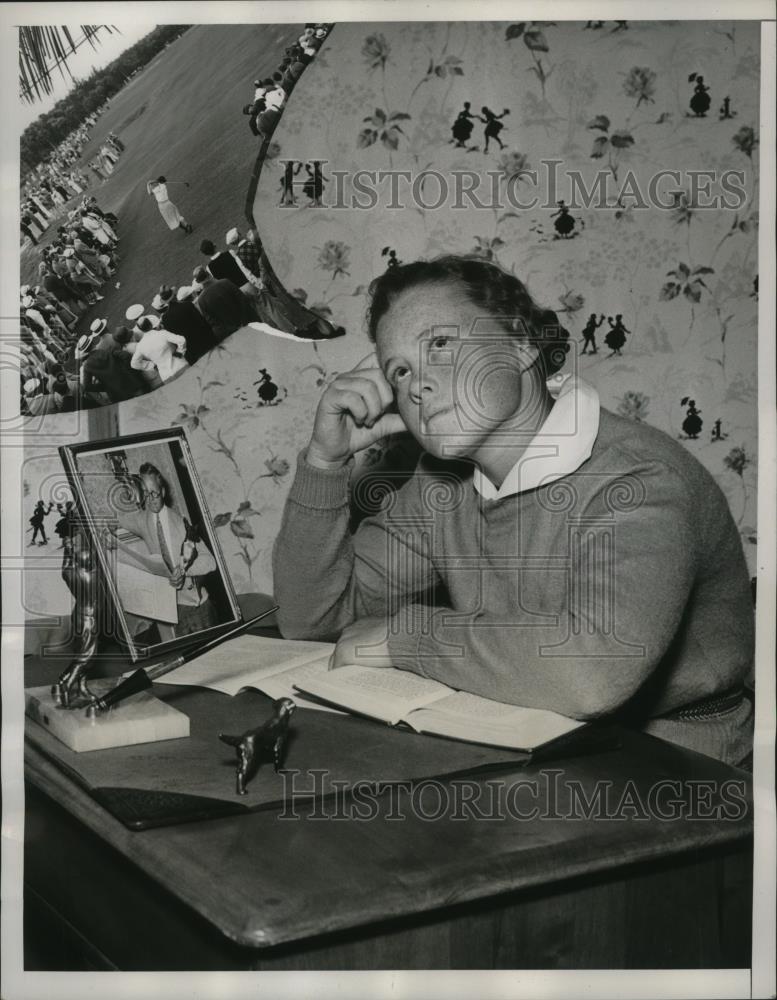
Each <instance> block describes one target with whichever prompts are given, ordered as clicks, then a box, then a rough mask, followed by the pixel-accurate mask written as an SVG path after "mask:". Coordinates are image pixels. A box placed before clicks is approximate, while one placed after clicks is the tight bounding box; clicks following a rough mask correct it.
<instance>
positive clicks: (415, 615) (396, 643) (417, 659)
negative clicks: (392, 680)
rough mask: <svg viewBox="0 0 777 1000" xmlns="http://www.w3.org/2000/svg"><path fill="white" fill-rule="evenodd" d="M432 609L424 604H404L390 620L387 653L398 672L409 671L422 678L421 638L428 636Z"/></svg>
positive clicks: (424, 673) (424, 674)
mask: <svg viewBox="0 0 777 1000" xmlns="http://www.w3.org/2000/svg"><path fill="white" fill-rule="evenodd" d="M433 612H434V608H432V607H428V606H427V605H425V604H406V605H404V607H402V608H400V609H399V611H398V612H397V613H396V614H395V615H394V617H393V619H392V626H393V627H392V628H391V629H390V630H389V638H388V651H389V656H390V657H391V662H392V664H393V665H394V666H395V667H396V668H397V669H398V670H411V671H412V672H413V673H414V674H420V675H421V676H422V677H427V676H429V675H428V674H427V673H426V672H425V671H424V664H423V659H424V658H423V654H422V645H423V642H422V640H423V637H424V636H427V637H428V634H429V629H430V626H431V619H432V614H433Z"/></svg>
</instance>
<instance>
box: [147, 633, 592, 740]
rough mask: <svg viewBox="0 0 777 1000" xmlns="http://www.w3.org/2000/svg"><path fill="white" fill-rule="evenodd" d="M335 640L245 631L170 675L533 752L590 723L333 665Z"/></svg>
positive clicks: (409, 677)
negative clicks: (284, 637)
mask: <svg viewBox="0 0 777 1000" xmlns="http://www.w3.org/2000/svg"><path fill="white" fill-rule="evenodd" d="M334 648H335V647H334V644H333V643H330V642H300V641H297V640H289V639H270V638H266V637H264V636H256V635H241V636H238V637H237V638H236V639H231V640H230V641H229V642H225V643H223V644H222V645H221V646H217V647H216V648H215V649H212V650H210V651H209V652H207V653H204V654H203V655H202V656H199V657H197V658H196V659H194V660H191V661H190V662H189V663H185V664H184V665H183V666H182V667H178V669H177V670H173V671H172V672H171V673H169V674H167V675H165V678H164V681H163V683H165V684H181V685H195V686H198V687H206V688H211V689H212V690H214V691H222V692H223V693H224V694H229V695H235V694H237V693H238V692H239V691H242V690H244V689H247V688H255V689H256V690H257V691H261V692H262V693H263V694H266V695H268V696H269V697H270V698H291V699H292V700H293V701H294V703H295V704H296V705H298V706H300V707H302V708H317V709H320V710H323V711H330V712H331V711H339V710H341V709H347V710H348V711H350V712H354V713H357V714H359V715H366V716H369V717H370V718H373V719H379V720H380V721H382V722H387V723H388V724H389V725H392V726H397V725H405V726H409V727H410V728H411V729H414V730H415V731H416V732H418V733H431V734H434V735H436V736H446V737H448V738H450V739H456V740H463V741H464V742H469V743H483V744H486V745H488V746H494V747H505V748H507V749H511V750H525V751H528V752H531V751H533V750H536V749H537V748H538V747H541V746H544V745H545V744H546V743H549V742H551V741H552V740H555V739H557V738H558V737H560V736H565V735H566V734H567V733H571V732H572V731H573V730H575V729H579V728H580V727H581V726H583V725H584V723H582V722H579V721H578V720H576V719H568V718H567V717H566V716H564V715H557V714H556V713H555V712H546V711H542V710H541V709H536V708H518V707H516V706H515V705H505V704H503V703H502V702H498V701H491V700H490V699H488V698H479V697H478V696H477V695H474V694H467V693H466V692H464V691H454V690H453V689H452V688H449V687H446V685H445V684H440V683H439V682H438V681H433V680H429V679H428V678H426V677H419V676H417V675H416V674H411V673H408V672H407V671H404V670H395V669H394V668H392V667H388V668H385V667H384V668H381V667H357V666H347V667H339V668H338V669H337V670H329V657H330V655H331V653H332V651H333V650H334ZM332 706H336V708H333V707H332ZM340 714H342V713H340Z"/></svg>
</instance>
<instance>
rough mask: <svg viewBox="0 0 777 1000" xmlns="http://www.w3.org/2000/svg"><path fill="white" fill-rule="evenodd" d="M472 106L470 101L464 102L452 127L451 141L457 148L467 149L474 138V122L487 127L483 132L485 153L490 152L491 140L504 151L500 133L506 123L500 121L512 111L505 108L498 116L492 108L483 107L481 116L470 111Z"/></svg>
mask: <svg viewBox="0 0 777 1000" xmlns="http://www.w3.org/2000/svg"><path fill="white" fill-rule="evenodd" d="M471 107H472V104H471V102H470V101H465V102H464V107H463V108H462V110H461V111H460V112H459V114H458V116H457V118H456V121H455V122H454V123H453V125H452V126H451V132H452V134H453V139H452V140H451V141H452V142H453V144H454V145H455V146H458V147H460V148H464V147H466V145H467V143H468V142H469V140H470V137H471V136H472V130H473V129H474V127H475V126H474V124H473V123H474V122H476V121H479V122H483V124H484V125H485V126H486V127H485V129H484V131H483V137H484V138H485V140H486V142H485V145H484V147H483V152H484V153H487V152H488V144H489V142H490V140H491V139H493V140H494V141H495V142H497V143H498V144H499V148H500V149H504V148H505V147H504V143H503V142H502V140H501V139H500V138H499V133H500V132H501V131H502V129H503V128H504V123H503V122H502V121H500V119H502V118H504V116H505V115H509V114H510V109H509V108H505V109H504V111H502V113H501V115H498V114H496V113H495V112H494V111H492V110H491V109H490V108H487V107H482V108H481V109H480V111H481V114H479V115H476V114H473V113H472V111H471V110H470V109H471Z"/></svg>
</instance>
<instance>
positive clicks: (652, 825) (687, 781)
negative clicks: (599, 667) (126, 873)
mask: <svg viewBox="0 0 777 1000" xmlns="http://www.w3.org/2000/svg"><path fill="white" fill-rule="evenodd" d="M62 669H63V664H62V663H61V662H57V663H54V664H51V663H49V664H41V663H40V662H36V661H31V660H29V659H28V661H27V663H26V674H27V678H28V683H31V684H42V683H50V682H51V681H52V680H53V679H54V678H55V677H56V676H57V675H58V673H59V672H60V671H61V670H62ZM155 690H156V688H155ZM167 690H168V691H169V690H172V689H171V688H168V689H167ZM158 693H159V694H160V695H162V696H164V694H165V687H164V686H159V688H158ZM211 694H213V697H225V696H221V695H216V694H215V693H210V692H209V693H207V695H205V696H204V697H205V698H208V697H210V696H211ZM241 697H256V698H257V699H260V702H264V704H265V705H266V700H264V699H263V696H261V695H259V694H255V695H254V694H253V693H249V694H246V695H242V696H241ZM260 702H257V705H258V706H259V705H260ZM192 704H193V705H195V706H200V705H201V704H202V699H199V701H194V700H193V702H192ZM195 710H197V711H201V709H200V708H196V709H195ZM300 711H302V710H300ZM329 719H330V720H331V726H332V732H333V737H334V738H337V734H336V727H337V724H338V717H336V716H330V717H329ZM375 725H376V726H377V725H378V724H377V723H376V724H375ZM354 749H355V752H357V753H358V747H355V748H354ZM25 762H26V773H27V778H28V780H30V781H31V782H32V783H33V784H34V785H35V786H36V787H37V788H38V789H40V790H41V791H43V792H44V793H45V794H46V795H48V796H49V797H50V798H51V799H53V800H54V801H56V802H57V803H59V804H60V805H61V806H62V807H64V808H65V809H66V810H68V812H70V813H71V814H73V815H74V816H75V817H76V818H77V819H78V820H79V821H80V822H81V823H83V824H84V825H85V826H86V827H88V828H89V829H90V830H92V831H93V832H94V833H96V834H97V835H98V836H100V837H101V838H103V839H104V840H105V841H106V842H107V843H109V844H110V845H111V846H112V847H114V848H115V849H117V850H118V851H120V852H121V853H122V854H123V855H125V856H126V857H127V858H129V859H130V860H131V861H132V862H133V863H134V864H135V865H137V866H138V868H140V869H141V870H142V871H143V872H145V873H146V874H147V875H148V876H149V877H150V878H152V879H153V880H155V881H156V882H158V883H161V884H162V885H163V886H165V887H166V889H167V890H168V891H169V892H171V893H172V894H173V895H174V896H175V897H177V898H178V899H179V900H181V901H182V902H184V903H185V904H187V905H188V906H190V907H191V908H192V909H194V910H195V911H196V912H198V913H199V914H200V915H202V916H203V917H205V918H206V919H207V920H209V921H210V922H211V923H212V924H214V925H215V926H216V927H218V928H219V929H220V931H221V932H222V933H223V934H224V935H226V936H227V937H228V938H230V939H232V940H233V941H235V942H237V943H239V944H242V945H248V946H252V947H257V948H262V947H270V946H274V945H278V944H282V943H288V942H292V941H295V940H300V939H304V938H307V937H314V936H318V935H320V934H325V933H328V932H332V931H337V930H344V929H348V928H353V927H358V926H362V925H366V924H370V923H374V922H377V921H383V920H387V919H392V918H398V917H403V916H408V915H410V914H417V913H422V912H425V911H430V910H434V909H436V908H440V907H444V906H450V905H453V904H456V903H462V902H466V901H472V900H476V899H483V898H487V897H491V896H495V895H497V894H499V893H503V892H507V891H510V890H517V889H524V888H529V887H536V886H540V885H549V884H551V883H555V882H559V881H562V880H566V879H571V878H574V877H576V876H580V875H585V874H591V873H595V872H601V871H604V870H607V869H614V868H617V867H620V866H622V865H628V864H635V863H639V862H645V861H650V860H652V859H659V858H666V857H669V856H673V855H680V854H682V853H684V852H689V851H699V850H702V849H704V848H714V847H722V846H725V845H727V844H732V843H734V842H736V841H738V840H743V839H745V838H747V837H748V836H749V835H750V833H751V829H752V821H751V814H750V810H749V806H747V805H746V802H749V796H750V790H751V788H750V785H751V782H750V778H749V776H748V775H746V774H745V773H743V772H741V771H738V770H736V769H734V768H731V767H728V766H727V765H725V764H722V763H720V762H718V761H715V760H713V759H712V758H709V757H704V756H702V755H700V754H696V753H693V752H691V751H686V750H684V749H682V748H680V747H676V746H673V745H671V744H668V743H665V742H663V741H661V740H657V739H654V738H652V737H649V736H646V735H644V734H641V733H629V732H624V734H623V739H622V745H621V747H620V748H619V749H617V750H609V751H604V752H599V753H594V754H590V755H588V756H582V757H578V758H570V759H565V760H562V761H558V762H554V763H551V764H544V765H540V764H532V765H525V766H522V767H516V768H515V769H513V770H510V771H506V772H503V773H499V774H498V775H491V776H489V775H480V776H478V777H472V778H468V779H465V780H464V781H462V782H453V783H451V782H440V783H437V784H435V785H429V784H427V785H426V786H425V787H424V786H418V787H417V788H416V789H415V791H414V792H411V791H406V792H404V793H396V791H395V792H394V793H392V794H390V793H384V794H383V795H381V796H378V797H373V798H366V797H364V798H363V799H362V800H361V803H360V804H359V808H358V812H354V811H353V810H355V809H356V803H355V802H354V801H353V800H352V799H342V798H341V799H340V800H337V799H331V798H330V799H326V800H324V801H323V802H320V803H319V805H318V807H317V809H316V810H314V811H311V807H310V806H305V805H302V804H300V805H297V804H296V803H295V805H294V808H289V809H287V812H288V813H289V814H290V815H289V816H288V818H281V815H279V813H277V812H275V811H271V812H254V813H247V814H244V815H239V816H231V817H226V818H222V819H213V820H208V821H204V822H199V823H187V824H183V825H180V826H169V827H164V828H160V829H151V830H144V831H142V832H132V831H130V830H128V829H127V828H126V827H124V826H123V825H122V824H121V823H120V822H119V821H118V820H116V819H114V818H113V817H112V816H111V815H110V814H109V813H108V812H106V810H105V809H103V808H102V807H101V806H100V805H98V804H97V802H95V801H94V799H92V798H91V797H90V796H89V795H88V794H87V793H86V792H85V791H83V790H82V789H81V788H79V787H78V786H77V785H76V784H75V783H74V782H73V781H72V780H71V779H70V778H69V777H68V776H67V775H66V774H64V773H63V772H62V771H61V770H60V769H59V768H58V767H57V766H56V765H55V764H53V763H52V762H51V761H50V760H48V759H47V758H46V757H45V756H44V755H43V754H41V753H40V752H39V751H38V750H37V749H36V748H35V747H34V746H31V745H27V747H26V751H25ZM322 766H323V764H322ZM597 795H598V798H597ZM467 799H469V800H470V801H469V804H468V803H467V801H466V800H467ZM585 800H588V803H589V810H590V808H591V805H590V804H592V807H593V815H589V816H588V818H586V817H585V808H586V807H585ZM343 813H345V815H346V817H347V818H338V816H342V815H343ZM424 814H425V815H424ZM484 814H485V816H493V817H494V818H484ZM572 815H577V816H579V817H581V818H569V817H570V816H572ZM295 816H296V818H295ZM364 817H367V818H364ZM390 817H393V818H390ZM662 817H665V818H662Z"/></svg>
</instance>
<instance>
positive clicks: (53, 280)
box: [39, 256, 89, 311]
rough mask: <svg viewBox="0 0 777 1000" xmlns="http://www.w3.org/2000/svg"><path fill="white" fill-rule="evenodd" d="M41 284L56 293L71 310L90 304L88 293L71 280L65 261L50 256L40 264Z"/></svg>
mask: <svg viewBox="0 0 777 1000" xmlns="http://www.w3.org/2000/svg"><path fill="white" fill-rule="evenodd" d="M39 270H40V275H41V284H42V285H43V287H44V288H45V289H46V291H48V292H51V293H52V294H54V295H56V296H57V298H58V299H60V301H62V302H64V303H65V304H66V305H67V306H68V308H69V309H71V311H74V308H73V307H75V308H78V307H79V306H80V307H81V311H83V309H84V308H85V307H86V306H88V305H89V299H88V297H87V293H86V292H85V291H83V290H82V289H81V288H79V287H77V286H76V285H74V284H73V282H72V281H70V276H69V275H68V271H67V267H66V266H65V264H64V262H63V261H61V260H59V259H57V258H54V257H51V256H49V257H48V258H47V260H46V261H43V262H41V265H40V269H39Z"/></svg>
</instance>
